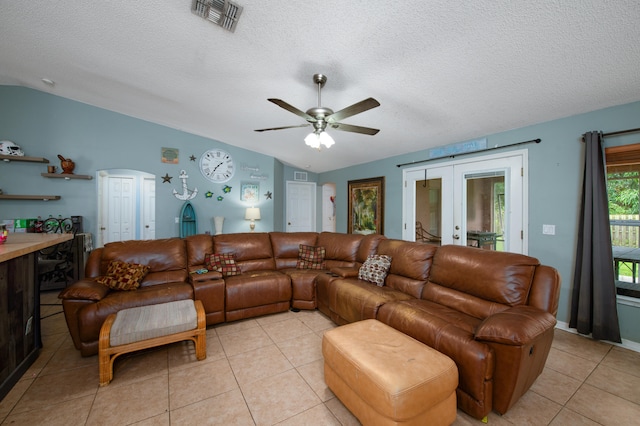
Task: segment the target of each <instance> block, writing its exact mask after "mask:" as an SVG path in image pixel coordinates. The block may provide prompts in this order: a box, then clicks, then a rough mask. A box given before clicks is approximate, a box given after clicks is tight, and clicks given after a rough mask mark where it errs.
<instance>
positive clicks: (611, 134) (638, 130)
mask: <svg viewBox="0 0 640 426" xmlns="http://www.w3.org/2000/svg"><path fill="white" fill-rule="evenodd" d="M639 132H640V127H639V128H637V129H629V130H620V131H618V132H610V133H604V134H603V135H602V136H603V137H605V138H606V137H607V136H618V135H626V134H629V133H639Z"/></svg>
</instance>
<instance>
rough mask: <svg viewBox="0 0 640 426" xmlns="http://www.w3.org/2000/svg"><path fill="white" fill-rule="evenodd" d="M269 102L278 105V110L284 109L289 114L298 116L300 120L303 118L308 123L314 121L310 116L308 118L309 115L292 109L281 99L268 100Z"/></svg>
mask: <svg viewBox="0 0 640 426" xmlns="http://www.w3.org/2000/svg"><path fill="white" fill-rule="evenodd" d="M267 100H268V101H269V102H273V103H274V104H276V105H278V106H279V107H280V108H284V109H286V110H287V111H289V112H292V113H294V114H295V115H298V116H300V117H302V118H304V119H305V120H307V121H309V122H312V123H313V122H315V121H316V119H315V118H313V117H312V116H310V115H309V114H307V113H306V112H304V111H301V110H299V109H298V108H296V107H294V106H293V105H291V104H288V103H286V102H285V101H283V100H281V99H274V98H270V99H267Z"/></svg>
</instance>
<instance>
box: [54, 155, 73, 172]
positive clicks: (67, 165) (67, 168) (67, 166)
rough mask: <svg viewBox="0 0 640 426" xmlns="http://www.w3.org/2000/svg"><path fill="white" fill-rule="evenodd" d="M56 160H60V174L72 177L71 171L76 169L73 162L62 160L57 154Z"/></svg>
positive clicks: (68, 159)
mask: <svg viewBox="0 0 640 426" xmlns="http://www.w3.org/2000/svg"><path fill="white" fill-rule="evenodd" d="M58 158H59V159H60V167H62V174H65V175H72V174H73V169H75V168H76V163H74V162H73V160H71V159H70V158H64V157H63V156H62V155H60V154H58Z"/></svg>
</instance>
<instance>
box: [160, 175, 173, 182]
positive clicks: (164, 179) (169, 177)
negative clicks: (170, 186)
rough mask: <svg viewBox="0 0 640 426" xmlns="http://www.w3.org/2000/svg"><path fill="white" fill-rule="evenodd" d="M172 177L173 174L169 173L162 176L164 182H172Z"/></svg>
mask: <svg viewBox="0 0 640 426" xmlns="http://www.w3.org/2000/svg"><path fill="white" fill-rule="evenodd" d="M171 179H173V176H169V173H167V174H165V175H164V176H162V183H167V182H169V183H171Z"/></svg>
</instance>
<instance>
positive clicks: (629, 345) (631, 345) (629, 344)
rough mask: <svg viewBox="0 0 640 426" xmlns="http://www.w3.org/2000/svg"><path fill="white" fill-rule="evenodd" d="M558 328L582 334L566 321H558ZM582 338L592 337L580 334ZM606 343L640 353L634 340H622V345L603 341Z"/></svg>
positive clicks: (639, 347) (639, 346) (639, 345)
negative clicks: (570, 326)
mask: <svg viewBox="0 0 640 426" xmlns="http://www.w3.org/2000/svg"><path fill="white" fill-rule="evenodd" d="M556 328H557V329H559V330H564V331H568V332H569V333H573V334H580V333H578V331H577V330H576V329H575V328H569V323H567V322H564V321H558V322H557V323H556ZM580 336H583V337H586V338H588V339H591V336H590V335H589V336H587V335H584V334H580ZM602 341H603V342H605V343H609V344H611V345H614V346H619V347H621V348H625V349H629V350H631V351H634V352H640V343H638V342H634V341H633V340H627V339H622V343H616V342H609V341H608V340H602Z"/></svg>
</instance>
